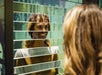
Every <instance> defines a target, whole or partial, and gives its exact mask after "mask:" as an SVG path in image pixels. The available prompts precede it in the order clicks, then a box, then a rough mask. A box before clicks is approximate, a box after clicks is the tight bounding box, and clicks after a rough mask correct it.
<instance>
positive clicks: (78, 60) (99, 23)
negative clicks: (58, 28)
mask: <svg viewBox="0 0 102 75" xmlns="http://www.w3.org/2000/svg"><path fill="white" fill-rule="evenodd" d="M63 31H64V52H65V67H64V71H65V72H64V73H65V74H66V73H69V75H101V74H102V11H101V10H100V9H99V8H98V6H96V5H93V4H90V5H80V6H77V7H75V8H73V9H71V10H70V11H69V12H68V13H67V15H66V17H65V20H64V24H63ZM100 60H101V61H100Z"/></svg>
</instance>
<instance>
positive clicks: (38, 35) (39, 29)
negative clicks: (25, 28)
mask: <svg viewBox="0 0 102 75" xmlns="http://www.w3.org/2000/svg"><path fill="white" fill-rule="evenodd" d="M47 33H48V23H47V22H39V23H36V25H35V26H34V32H33V33H32V37H33V39H45V38H46V36H47Z"/></svg>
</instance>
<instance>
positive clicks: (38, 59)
mask: <svg viewBox="0 0 102 75" xmlns="http://www.w3.org/2000/svg"><path fill="white" fill-rule="evenodd" d="M28 51H29V50H27V49H25V50H18V51H17V52H16V54H15V57H26V56H29V52H28ZM29 59H30V60H29ZM53 60H57V55H56V54H53V55H46V56H38V57H31V58H28V59H27V58H23V59H18V60H17V61H16V66H21V65H28V64H37V63H43V62H49V61H53ZM28 69H29V68H28ZM23 71H24V72H27V69H24V70H23ZM55 74H57V70H55V69H50V70H47V71H42V72H37V73H33V74H29V75H55Z"/></svg>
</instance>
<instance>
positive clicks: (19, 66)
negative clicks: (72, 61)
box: [13, 0, 82, 75]
mask: <svg viewBox="0 0 102 75" xmlns="http://www.w3.org/2000/svg"><path fill="white" fill-rule="evenodd" d="M81 3H82V0H75V1H74V0H73V1H71V0H70V1H69V0H14V1H13V10H14V12H13V29H14V30H13V33H14V36H13V37H14V40H13V42H14V46H13V47H14V74H34V75H37V74H41V75H55V74H59V75H63V58H64V55H63V47H62V46H63V33H62V25H63V20H64V15H65V14H66V11H68V10H69V9H70V8H72V7H73V6H75V5H76V4H81ZM21 62H22V63H21Z"/></svg>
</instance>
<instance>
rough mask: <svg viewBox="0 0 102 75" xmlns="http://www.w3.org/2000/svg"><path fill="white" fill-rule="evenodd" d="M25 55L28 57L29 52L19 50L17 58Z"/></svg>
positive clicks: (16, 54)
mask: <svg viewBox="0 0 102 75" xmlns="http://www.w3.org/2000/svg"><path fill="white" fill-rule="evenodd" d="M25 55H28V50H27V49H24V50H23V49H17V50H16V52H15V57H23V56H25Z"/></svg>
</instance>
